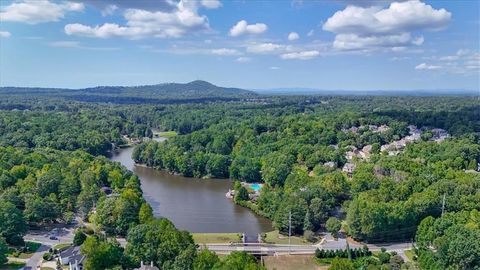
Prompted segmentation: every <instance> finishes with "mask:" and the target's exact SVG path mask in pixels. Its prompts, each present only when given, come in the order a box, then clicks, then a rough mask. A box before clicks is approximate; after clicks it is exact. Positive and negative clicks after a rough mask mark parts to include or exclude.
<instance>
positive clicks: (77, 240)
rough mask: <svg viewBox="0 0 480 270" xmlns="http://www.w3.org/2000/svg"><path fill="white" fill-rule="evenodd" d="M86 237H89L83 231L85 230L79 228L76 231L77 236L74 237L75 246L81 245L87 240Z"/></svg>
mask: <svg viewBox="0 0 480 270" xmlns="http://www.w3.org/2000/svg"><path fill="white" fill-rule="evenodd" d="M85 239H87V236H86V235H85V234H84V233H83V231H81V230H77V231H76V232H75V236H74V237H73V244H74V245H75V246H81V245H82V244H83V242H85Z"/></svg>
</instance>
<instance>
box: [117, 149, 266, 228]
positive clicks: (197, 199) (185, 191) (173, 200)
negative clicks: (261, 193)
mask: <svg viewBox="0 0 480 270" xmlns="http://www.w3.org/2000/svg"><path fill="white" fill-rule="evenodd" d="M132 151H133V148H125V149H121V150H120V151H118V152H117V153H115V154H113V155H112V157H111V158H110V159H111V160H113V161H118V162H120V163H122V164H123V165H124V166H125V167H127V168H128V169H129V170H131V171H133V172H134V173H135V174H137V175H138V176H139V177H140V181H141V184H142V190H143V194H144V197H145V199H146V200H147V201H148V202H149V203H150V205H151V206H152V207H153V210H154V213H155V216H162V217H166V218H168V219H170V220H171V221H173V223H174V224H175V226H177V228H179V229H183V230H188V231H190V232H205V233H207V232H245V233H247V234H248V235H250V236H253V235H256V234H258V233H260V232H265V231H270V230H272V225H271V222H270V221H269V220H268V219H265V218H262V217H259V216H257V215H256V214H254V213H253V212H252V211H250V210H248V209H246V208H243V207H240V206H238V205H235V204H234V203H233V202H232V201H231V200H230V199H227V198H226V197H225V193H226V192H227V191H228V189H229V188H231V187H232V181H231V180H220V179H198V178H186V177H182V176H175V175H171V174H168V173H167V172H165V171H160V170H155V169H152V168H145V167H140V166H135V165H134V162H133V160H132V158H131V156H132Z"/></svg>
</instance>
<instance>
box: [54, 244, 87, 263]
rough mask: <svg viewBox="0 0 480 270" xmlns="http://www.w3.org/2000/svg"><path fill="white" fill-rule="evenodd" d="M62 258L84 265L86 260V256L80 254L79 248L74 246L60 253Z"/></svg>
mask: <svg viewBox="0 0 480 270" xmlns="http://www.w3.org/2000/svg"><path fill="white" fill-rule="evenodd" d="M60 257H62V258H69V259H68V260H69V261H70V262H72V263H74V262H75V261H76V262H77V263H82V262H83V260H84V259H85V256H84V255H82V254H81V253H80V247H79V246H73V247H69V248H67V249H65V250H64V251H62V252H60Z"/></svg>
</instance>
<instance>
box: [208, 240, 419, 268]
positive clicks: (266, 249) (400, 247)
mask: <svg viewBox="0 0 480 270" xmlns="http://www.w3.org/2000/svg"><path fill="white" fill-rule="evenodd" d="M346 246H347V240H346V239H345V238H339V239H336V240H335V239H333V237H332V236H331V235H328V234H327V235H325V239H324V240H323V241H322V242H320V243H319V244H315V245H290V246H289V245H272V244H207V245H206V247H207V248H208V249H209V250H211V251H215V252H217V253H220V254H227V253H230V252H232V251H247V252H249V253H253V254H265V255H273V254H285V253H290V254H314V253H315V250H316V249H317V248H320V249H328V250H336V249H345V248H346ZM349 246H350V248H361V247H363V244H359V243H353V242H350V241H349ZM367 246H368V248H369V249H370V250H371V251H378V250H380V249H382V248H385V249H386V250H387V251H395V252H397V253H398V254H399V255H400V256H402V257H403V259H404V260H406V261H408V258H407V257H406V256H405V253H404V250H406V249H410V248H411V243H385V244H367ZM204 247H205V246H203V247H200V248H204Z"/></svg>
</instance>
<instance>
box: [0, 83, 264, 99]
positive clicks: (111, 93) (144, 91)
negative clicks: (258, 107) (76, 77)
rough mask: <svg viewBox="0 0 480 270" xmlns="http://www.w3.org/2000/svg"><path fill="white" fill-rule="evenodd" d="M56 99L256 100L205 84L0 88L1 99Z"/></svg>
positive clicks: (235, 90)
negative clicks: (5, 96) (16, 97)
mask: <svg viewBox="0 0 480 270" xmlns="http://www.w3.org/2000/svg"><path fill="white" fill-rule="evenodd" d="M1 95H10V96H26V95H28V96H35V97H42V96H43V97H55V98H64V99H69V100H76V101H85V102H110V103H191V102H210V101H216V100H219V101H220V100H221V101H228V100H239V99H245V98H252V97H256V96H257V95H258V94H257V93H255V92H253V91H249V90H244V89H239V88H226V87H220V86H216V85H213V84H211V83H209V82H206V81H200V80H196V81H192V82H189V83H164V84H156V85H142V86H97V87H91V88H82V89H64V88H33V87H0V96H1Z"/></svg>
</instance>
